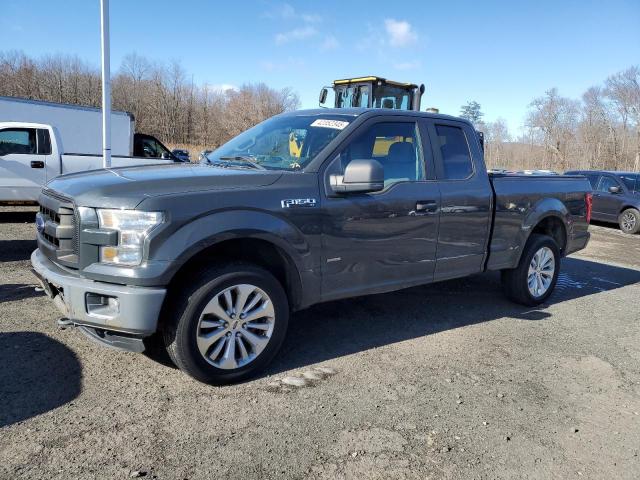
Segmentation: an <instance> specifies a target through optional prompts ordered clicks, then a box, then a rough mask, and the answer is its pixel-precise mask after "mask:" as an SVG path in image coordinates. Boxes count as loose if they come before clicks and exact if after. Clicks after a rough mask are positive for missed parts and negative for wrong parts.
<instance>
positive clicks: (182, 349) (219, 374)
mask: <svg viewBox="0 0 640 480" xmlns="http://www.w3.org/2000/svg"><path fill="white" fill-rule="evenodd" d="M176 300H177V301H176V306H175V308H174V309H173V313H172V315H170V318H169V321H168V324H167V325H166V327H165V330H164V338H165V344H166V347H167V351H168V353H169V355H170V356H171V358H172V360H173V361H174V363H175V364H176V365H177V366H178V368H180V369H181V370H182V371H184V372H185V373H187V374H188V375H190V376H192V377H193V378H195V379H196V380H200V381H201V382H204V383H209V384H212V385H222V384H227V383H233V382H239V381H241V380H244V379H246V378H248V377H250V376H252V375H254V374H256V373H257V372H258V371H260V370H261V369H263V368H264V367H265V366H266V365H267V364H268V363H269V362H270V361H271V360H272V359H273V357H274V356H275V355H276V353H277V352H278V350H279V349H280V346H281V345H282V342H283V340H284V338H285V334H286V331H287V326H288V321H289V304H288V302H287V296H286V294H285V292H284V289H283V288H282V285H281V284H280V282H278V280H277V279H276V278H275V277H274V276H273V275H271V273H269V272H268V271H266V270H264V269H262V268H259V267H257V266H253V265H246V264H233V265H228V266H225V267H218V268H216V267H213V268H209V269H206V270H204V271H202V272H200V273H199V274H198V275H197V276H196V278H195V279H194V281H193V283H192V287H191V288H187V289H185V291H184V292H182V293H181V294H180V295H179V296H178V298H177V299H176Z"/></svg>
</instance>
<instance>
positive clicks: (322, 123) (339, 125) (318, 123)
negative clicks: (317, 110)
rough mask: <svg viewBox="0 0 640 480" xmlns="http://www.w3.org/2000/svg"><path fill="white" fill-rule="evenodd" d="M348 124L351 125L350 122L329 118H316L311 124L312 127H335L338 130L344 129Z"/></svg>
mask: <svg viewBox="0 0 640 480" xmlns="http://www.w3.org/2000/svg"><path fill="white" fill-rule="evenodd" d="M347 125H349V122H342V121H340V120H327V119H323V118H319V119H318V120H314V121H313V123H312V124H311V126H312V127H323V128H335V129H336V130H344V128H345V127H346V126H347Z"/></svg>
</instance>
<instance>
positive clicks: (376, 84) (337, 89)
mask: <svg viewBox="0 0 640 480" xmlns="http://www.w3.org/2000/svg"><path fill="white" fill-rule="evenodd" d="M329 92H332V93H333V96H334V99H333V101H330V100H329V98H328V97H329ZM423 93H424V85H416V84H415V83H404V82H396V81H394V80H387V79H386V78H382V77H376V76H370V77H355V78H343V79H341V80H334V81H333V85H332V86H330V87H324V88H322V90H320V106H321V107H333V108H391V109H395V110H420V101H421V100H422V94H423ZM390 142H391V143H392V141H391V140H390ZM303 143H304V139H301V138H298V136H297V134H296V133H294V132H291V134H290V135H289V154H290V155H291V156H292V157H296V158H299V157H300V152H301V150H302V144H303ZM387 143H389V142H387ZM389 144H390V143H389ZM388 148H389V145H386V144H385V143H384V142H380V144H379V145H378V143H376V150H384V149H388ZM376 153H380V152H376Z"/></svg>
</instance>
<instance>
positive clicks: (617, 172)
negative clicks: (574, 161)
mask: <svg viewBox="0 0 640 480" xmlns="http://www.w3.org/2000/svg"><path fill="white" fill-rule="evenodd" d="M569 172H579V173H606V174H609V175H639V174H640V172H628V171H627V172H625V171H623V170H568V171H567V173H569Z"/></svg>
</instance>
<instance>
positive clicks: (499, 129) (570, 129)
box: [460, 66, 640, 172]
mask: <svg viewBox="0 0 640 480" xmlns="http://www.w3.org/2000/svg"><path fill="white" fill-rule="evenodd" d="M460 115H461V116H462V117H464V118H467V119H469V120H471V121H472V122H473V123H474V125H476V128H478V129H479V130H481V131H483V132H484V133H485V139H486V148H485V156H486V158H487V164H488V165H490V166H495V167H504V168H508V169H528V168H545V169H552V170H556V171H559V172H562V171H565V170H568V169H577V168H580V169H608V170H631V171H638V170H639V169H640V68H638V67H637V66H634V67H630V68H627V69H626V70H623V71H621V72H618V73H616V74H614V75H611V76H609V77H608V78H607V79H606V80H604V82H603V84H602V85H596V86H593V87H591V88H589V89H588V90H587V91H586V92H584V94H583V95H582V97H581V98H580V99H579V100H577V99H572V98H568V97H564V96H562V95H560V93H559V92H558V89H556V88H551V89H549V90H547V91H546V92H545V93H544V95H542V96H540V97H537V98H534V99H533V100H532V101H531V103H530V104H529V106H528V112H527V116H526V120H525V124H524V129H523V133H522V134H521V135H519V136H518V137H517V138H514V137H513V136H512V135H511V134H510V132H509V129H508V127H507V124H506V122H505V121H504V120H502V119H498V120H496V121H495V122H484V121H483V119H482V117H483V113H482V111H481V106H480V105H479V104H478V103H477V102H474V101H472V102H468V103H467V104H466V105H463V106H462V108H461V111H460Z"/></svg>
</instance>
